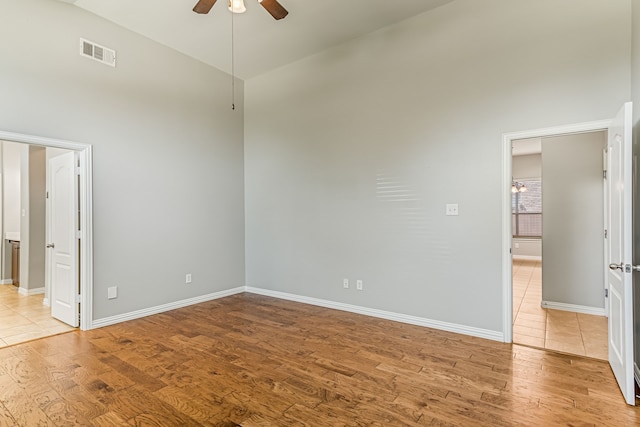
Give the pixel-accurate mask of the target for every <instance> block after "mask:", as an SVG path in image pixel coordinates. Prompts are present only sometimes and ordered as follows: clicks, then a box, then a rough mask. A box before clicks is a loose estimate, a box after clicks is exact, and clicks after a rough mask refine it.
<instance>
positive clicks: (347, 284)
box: [342, 279, 349, 289]
mask: <svg viewBox="0 0 640 427" xmlns="http://www.w3.org/2000/svg"><path fill="white" fill-rule="evenodd" d="M342 287H343V288H345V289H349V279H344V280H342Z"/></svg>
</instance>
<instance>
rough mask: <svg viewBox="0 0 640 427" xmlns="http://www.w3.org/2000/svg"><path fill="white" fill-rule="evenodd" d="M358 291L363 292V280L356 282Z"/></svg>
mask: <svg viewBox="0 0 640 427" xmlns="http://www.w3.org/2000/svg"><path fill="white" fill-rule="evenodd" d="M356 289H357V290H359V291H361V290H362V280H356Z"/></svg>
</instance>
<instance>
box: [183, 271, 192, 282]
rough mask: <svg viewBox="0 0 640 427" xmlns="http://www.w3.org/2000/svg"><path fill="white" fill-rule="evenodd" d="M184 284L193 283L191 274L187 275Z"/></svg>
mask: <svg viewBox="0 0 640 427" xmlns="http://www.w3.org/2000/svg"><path fill="white" fill-rule="evenodd" d="M184 283H191V273H187V275H186V276H185V278H184Z"/></svg>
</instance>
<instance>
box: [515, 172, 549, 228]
mask: <svg viewBox="0 0 640 427" xmlns="http://www.w3.org/2000/svg"><path fill="white" fill-rule="evenodd" d="M516 182H517V184H523V185H524V186H525V187H526V188H527V191H519V192H515V193H512V196H511V230H512V231H513V237H542V180H541V179H540V178H535V179H525V180H516Z"/></svg>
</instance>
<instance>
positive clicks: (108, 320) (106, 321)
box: [88, 286, 245, 329]
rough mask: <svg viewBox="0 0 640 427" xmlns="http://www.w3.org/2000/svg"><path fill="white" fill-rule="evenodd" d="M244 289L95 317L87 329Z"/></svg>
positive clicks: (227, 294)
mask: <svg viewBox="0 0 640 427" xmlns="http://www.w3.org/2000/svg"><path fill="white" fill-rule="evenodd" d="M244 291H245V288H244V286H240V287H238V288H234V289H228V290H224V291H220V292H214V293H211V294H207V295H202V296H199V297H194V298H188V299H184V300H181V301H176V302H172V303H169V304H163V305H158V306H155V307H149V308H145V309H142V310H137V311H132V312H129V313H123V314H118V315H116V316H110V317H105V318H103V319H96V320H94V321H93V322H91V326H90V328H88V329H95V328H102V327H103V326H109V325H115V324H116V323H121V322H126V321H127V320H134V319H139V318H141V317H146V316H151V315H152V314H159V313H164V312H165V311H170V310H175V309H177V308H182V307H187V306H189V305H194V304H200V303H202V302H207V301H211V300H215V299H219V298H224V297H228V296H231V295H235V294H240V293H242V292H244Z"/></svg>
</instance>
